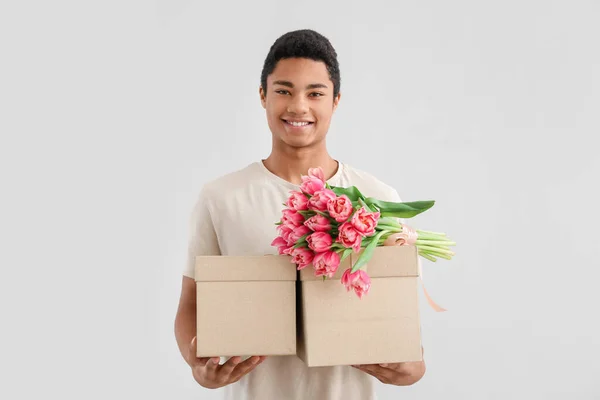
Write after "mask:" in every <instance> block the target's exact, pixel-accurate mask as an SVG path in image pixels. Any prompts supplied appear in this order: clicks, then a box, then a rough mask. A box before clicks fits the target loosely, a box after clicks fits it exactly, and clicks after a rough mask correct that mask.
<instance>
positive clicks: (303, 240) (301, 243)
mask: <svg viewBox="0 0 600 400" xmlns="http://www.w3.org/2000/svg"><path fill="white" fill-rule="evenodd" d="M308 235H310V233H307V234H306V235H304V236H302V237H301V238H300V239H298V241H297V242H296V244H295V245H294V248H295V249H297V248H299V247H305V246H304V245H305V244H306V245H307V244H308V242H307V241H306V238H307V237H308Z"/></svg>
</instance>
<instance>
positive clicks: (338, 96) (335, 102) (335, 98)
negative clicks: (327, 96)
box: [333, 93, 342, 112]
mask: <svg viewBox="0 0 600 400" xmlns="http://www.w3.org/2000/svg"><path fill="white" fill-rule="evenodd" d="M341 98H342V94H341V93H338V94H337V96H335V97H334V98H333V111H334V112H335V110H336V109H337V107H338V104H339V103H340V99H341Z"/></svg>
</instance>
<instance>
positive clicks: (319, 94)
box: [311, 92, 323, 97]
mask: <svg viewBox="0 0 600 400" xmlns="http://www.w3.org/2000/svg"><path fill="white" fill-rule="evenodd" d="M311 95H314V96H315V97H321V96H323V93H317V92H315V93H311Z"/></svg>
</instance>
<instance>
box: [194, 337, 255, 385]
mask: <svg viewBox="0 0 600 400" xmlns="http://www.w3.org/2000/svg"><path fill="white" fill-rule="evenodd" d="M196 347H197V344H196V337H194V338H193V339H192V343H190V348H189V353H188V363H189V364H190V367H191V368H192V374H193V376H194V379H195V380H196V382H198V383H199V384H200V386H203V387H205V388H207V389H217V388H220V387H223V386H226V385H229V384H231V383H234V382H237V381H239V380H240V379H241V378H242V377H243V376H244V375H246V374H248V373H249V372H250V371H252V370H253V369H254V368H256V367H257V366H259V365H260V364H261V363H262V362H263V361H264V360H265V358H266V357H264V356H263V357H259V356H254V357H250V358H249V359H247V360H245V361H243V362H242V361H241V357H231V358H230V359H229V360H227V362H226V363H224V364H223V365H219V361H220V357H204V358H198V357H196Z"/></svg>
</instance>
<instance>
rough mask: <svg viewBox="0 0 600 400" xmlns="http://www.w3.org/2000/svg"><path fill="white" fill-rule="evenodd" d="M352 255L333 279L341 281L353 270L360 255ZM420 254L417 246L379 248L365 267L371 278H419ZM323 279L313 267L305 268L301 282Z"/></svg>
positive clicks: (301, 275) (302, 271) (343, 262)
mask: <svg viewBox="0 0 600 400" xmlns="http://www.w3.org/2000/svg"><path fill="white" fill-rule="evenodd" d="M363 251H364V250H363V249H361V251H360V252H359V253H352V254H351V255H350V256H349V257H347V258H346V259H345V260H344V261H342V263H341V264H340V266H339V267H338V269H337V271H336V273H335V275H334V276H333V278H330V279H341V278H342V275H343V274H344V271H346V270H347V269H348V268H351V267H352V265H354V264H355V263H356V261H357V260H358V257H359V256H360V254H362V252H363ZM418 257H419V254H418V252H417V248H416V247H415V246H379V247H376V248H375V251H374V252H373V256H372V257H371V259H370V260H369V262H368V263H367V265H365V266H364V267H363V269H365V270H366V271H367V273H368V274H369V276H370V277H371V278H385V277H397V276H400V277H401V276H406V277H409V276H412V277H417V276H419V259H418ZM322 279H323V278H322V277H316V276H315V270H314V269H313V268H312V266H308V267H306V268H303V269H302V270H301V271H300V280H301V281H310V280H322Z"/></svg>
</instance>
